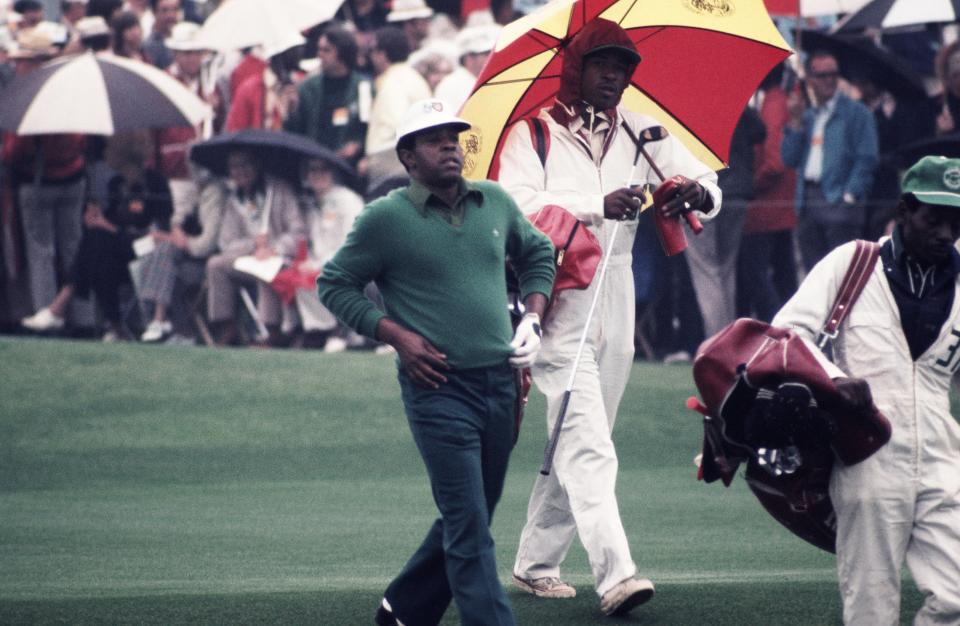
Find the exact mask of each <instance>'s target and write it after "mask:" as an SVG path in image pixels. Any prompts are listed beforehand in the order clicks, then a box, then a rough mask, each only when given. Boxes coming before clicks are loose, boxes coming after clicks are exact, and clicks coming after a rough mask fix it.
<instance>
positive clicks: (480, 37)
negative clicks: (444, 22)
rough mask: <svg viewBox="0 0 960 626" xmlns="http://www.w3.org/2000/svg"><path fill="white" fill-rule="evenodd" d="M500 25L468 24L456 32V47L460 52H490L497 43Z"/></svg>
mask: <svg viewBox="0 0 960 626" xmlns="http://www.w3.org/2000/svg"><path fill="white" fill-rule="evenodd" d="M500 30H501V26H500V25H498V24H489V25H485V26H468V27H466V28H464V29H463V30H461V31H460V32H459V34H457V47H458V48H459V49H460V54H461V55H463V54H482V53H484V52H490V51H491V50H493V47H494V46H495V45H496V44H497V37H499V36H500Z"/></svg>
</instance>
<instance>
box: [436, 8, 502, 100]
mask: <svg viewBox="0 0 960 626" xmlns="http://www.w3.org/2000/svg"><path fill="white" fill-rule="evenodd" d="M473 15H476V13H474V14H473ZM491 20H492V18H491ZM500 29H501V27H500V26H499V25H497V24H493V23H490V24H486V25H479V26H467V27H466V28H464V29H463V30H461V31H460V32H459V33H458V34H457V47H458V48H459V49H460V65H458V66H457V67H455V68H454V69H453V71H452V72H451V73H450V74H448V75H447V76H445V77H444V78H443V80H441V81H440V84H438V85H437V88H436V90H435V95H436V96H437V97H438V98H440V99H441V100H445V101H447V102H449V103H450V105H451V106H452V107H454V109H456V110H459V109H460V107H461V106H463V103H464V102H466V101H467V97H468V96H469V95H470V92H471V91H472V90H473V85H474V83H476V82H477V76H479V75H480V70H482V69H483V66H484V64H485V63H486V62H487V58H488V57H489V56H490V51H491V50H493V46H494V44H496V43H497V37H498V36H499V35H500Z"/></svg>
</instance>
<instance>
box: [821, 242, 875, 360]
mask: <svg viewBox="0 0 960 626" xmlns="http://www.w3.org/2000/svg"><path fill="white" fill-rule="evenodd" d="M879 255H880V244H879V243H877V242H876V241H864V240H863V239H857V247H856V250H854V252H853V258H852V259H850V267H848V268H847V273H846V274H845V275H844V277H843V282H841V283H840V289H839V290H837V299H836V301H835V302H834V303H833V309H831V311H830V315H829V316H827V322H826V324H824V325H823V328H822V329H821V330H820V336H819V337H817V346H818V347H820V348H821V349H823V348H824V347H826V345H827V343H828V342H829V341H832V340H833V339H834V338H835V337H836V336H837V329H838V328H840V324H842V323H843V320H845V319H846V318H847V315H849V314H850V309H852V308H853V305H854V303H855V302H856V301H857V298H859V297H860V293H861V292H862V291H863V288H864V287H866V285H867V281H868V280H870V275H871V274H872V273H873V268H874V267H875V266H876V264H877V257H878V256H879Z"/></svg>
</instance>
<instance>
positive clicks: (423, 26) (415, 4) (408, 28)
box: [387, 0, 433, 51]
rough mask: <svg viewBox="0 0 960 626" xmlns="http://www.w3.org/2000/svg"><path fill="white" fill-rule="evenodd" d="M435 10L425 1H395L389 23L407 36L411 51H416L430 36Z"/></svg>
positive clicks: (389, 14)
mask: <svg viewBox="0 0 960 626" xmlns="http://www.w3.org/2000/svg"><path fill="white" fill-rule="evenodd" d="M431 17H433V9H431V8H430V7H428V6H427V5H426V3H425V2H424V1H423V0H393V6H392V8H391V9H390V12H389V13H388V14H387V23H388V24H390V25H392V26H398V27H399V28H400V29H401V30H403V34H404V35H406V36H407V43H409V44H410V50H411V51H413V50H416V49H418V48H419V47H420V44H421V43H423V40H424V39H426V38H427V35H429V34H430V18H431Z"/></svg>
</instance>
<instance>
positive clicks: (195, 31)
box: [163, 22, 212, 52]
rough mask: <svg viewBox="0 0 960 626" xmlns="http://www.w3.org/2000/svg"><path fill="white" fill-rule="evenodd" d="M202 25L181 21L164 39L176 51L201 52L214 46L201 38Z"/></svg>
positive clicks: (169, 47)
mask: <svg viewBox="0 0 960 626" xmlns="http://www.w3.org/2000/svg"><path fill="white" fill-rule="evenodd" d="M199 35H200V25H199V24H194V23H193V22H180V23H178V24H177V25H176V26H174V27H173V30H171V31H170V36H169V37H167V38H166V39H165V40H164V42H163V43H164V45H166V46H167V49H169V50H173V51H174V52H201V51H203V50H211V49H212V48H211V47H210V46H208V45H207V44H205V43H204V42H203V41H201V40H200V36H199Z"/></svg>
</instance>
